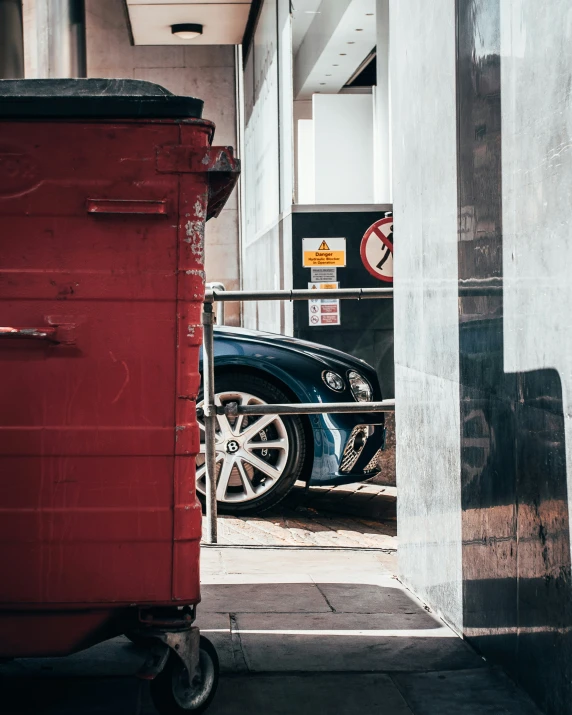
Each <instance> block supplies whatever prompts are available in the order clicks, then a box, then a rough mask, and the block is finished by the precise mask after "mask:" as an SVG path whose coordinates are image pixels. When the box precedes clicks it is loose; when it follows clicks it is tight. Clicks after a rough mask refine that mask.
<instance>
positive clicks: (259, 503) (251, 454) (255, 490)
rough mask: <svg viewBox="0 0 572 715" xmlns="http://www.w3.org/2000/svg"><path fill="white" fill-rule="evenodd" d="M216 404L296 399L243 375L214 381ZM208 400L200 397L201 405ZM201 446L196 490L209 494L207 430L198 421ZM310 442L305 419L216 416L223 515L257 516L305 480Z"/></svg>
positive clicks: (256, 379)
mask: <svg viewBox="0 0 572 715" xmlns="http://www.w3.org/2000/svg"><path fill="white" fill-rule="evenodd" d="M215 389H216V395H215V403H216V404H217V405H219V406H221V405H227V404H229V403H231V402H237V403H238V404H239V405H241V406H246V405H264V404H272V403H284V402H291V400H289V399H288V397H287V396H286V395H285V394H284V393H283V392H282V390H280V389H278V388H277V387H276V386H275V385H273V384H272V383H271V382H268V381H267V380H265V379H264V378H262V377H257V376H254V375H244V374H241V373H236V374H225V375H222V376H220V377H218V378H216V380H215ZM203 404H204V401H203V399H202V397H200V398H199V401H198V403H197V407H202V406H203ZM199 427H200V430H201V449H200V454H199V455H198V456H197V477H196V479H197V492H198V494H199V497H200V498H201V500H202V501H203V502H204V499H205V495H206V466H205V429H204V421H203V419H199ZM305 453H306V444H305V438H304V429H303V425H302V421H301V419H300V417H297V416H288V417H286V416H284V417H282V416H280V415H276V414H273V415H261V416H246V415H238V416H237V417H226V416H225V415H219V416H218V417H217V427H216V468H217V490H216V491H217V503H218V508H219V510H220V512H221V513H226V514H253V513H260V512H261V511H264V510H266V509H270V508H271V507H273V506H275V505H276V504H278V502H280V501H281V500H282V499H283V498H284V497H285V496H286V495H287V494H288V492H289V491H290V490H291V489H292V487H293V486H294V483H295V482H296V480H297V479H299V478H300V474H301V472H302V467H303V465H304V456H305Z"/></svg>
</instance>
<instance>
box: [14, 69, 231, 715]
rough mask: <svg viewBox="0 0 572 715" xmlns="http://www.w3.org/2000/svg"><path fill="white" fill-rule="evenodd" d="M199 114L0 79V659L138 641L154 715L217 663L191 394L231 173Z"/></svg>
mask: <svg viewBox="0 0 572 715" xmlns="http://www.w3.org/2000/svg"><path fill="white" fill-rule="evenodd" d="M201 112H202V102H200V101H199V100H196V99H192V98H187V97H176V96H174V95H171V94H170V93H168V92H167V91H166V90H164V89H163V88H161V87H158V86H157V85H152V84H150V83H147V82H137V81H132V80H111V81H110V80H31V81H3V82H0V301H1V302H0V657H9V658H12V657H21V656H39V655H63V654H67V653H71V652H73V651H76V650H79V649H82V648H85V647H88V646H90V645H92V644H94V643H96V642H99V641H102V640H105V639H107V638H109V637H112V636H115V635H117V634H120V633H128V634H132V635H133V636H135V635H137V636H138V637H146V636H152V638H150V640H149V643H150V644H152V645H153V648H152V649H151V657H150V660H149V663H148V664H147V668H146V671H145V675H146V676H147V677H149V678H153V677H155V676H156V675H157V674H158V673H159V672H160V671H162V670H163V672H164V673H165V672H166V673H168V678H167V680H165V678H163V677H161V678H157V682H158V683H159V685H158V686H157V687H156V688H155V690H156V691H157V693H159V694H158V695H157V697H156V701H157V704H158V705H159V706H160V707H161V703H162V701H166V705H165V707H166V708H167V710H169V708H171V709H170V710H169V712H172V711H173V710H172V708H173V707H175V706H176V707H179V708H180V709H181V711H198V709H202V708H203V707H204V705H205V702H206V699H205V698H207V696H205V693H204V692H202V694H201V695H200V697H199V696H198V695H197V693H198V690H200V689H201V687H202V689H203V690H204V687H203V685H204V681H205V679H206V680H208V679H209V677H210V679H211V681H212V680H213V677H212V675H213V674H212V669H213V667H214V666H212V663H211V664H210V665H209V663H208V662H206V661H204V658H203V656H204V653H202V652H201V655H200V657H199V652H198V638H199V636H198V631H197V629H195V628H194V627H191V624H192V622H193V620H194V614H195V605H196V604H197V603H198V602H199V600H200V592H199V540H200V533H201V510H200V506H199V504H198V502H197V499H196V496H195V484H194V482H195V478H194V469H195V466H194V465H195V455H196V453H197V452H198V448H199V435H198V427H197V422H196V416H195V398H196V395H197V392H198V390H199V381H200V376H199V373H198V357H199V346H200V343H201V335H202V333H201V327H200V323H201V320H200V313H201V304H202V299H203V296H204V282H205V274H204V258H203V256H204V228H205V221H206V220H207V219H208V218H210V217H211V216H213V215H216V213H217V212H218V211H219V210H220V208H222V206H223V204H224V202H225V201H226V199H227V198H228V195H229V194H230V192H231V190H232V188H233V186H234V184H235V182H236V179H237V177H238V165H237V161H236V160H235V159H234V157H233V154H232V150H231V149H230V148H220V147H219V148H215V147H212V146H211V143H212V139H213V133H214V126H213V124H212V123H210V122H207V121H204V120H202V119H201V118H200V117H201ZM203 645H204V644H203ZM205 648H206V649H207V651H209V652H207V656H209V655H210V658H211V661H212V660H216V654H214V655H213V654H212V653H211V652H210V650H209V646H208V645H205V646H204V648H203V650H205ZM175 650H176V651H177V653H178V655H177V656H174V655H173V653H174V652H175ZM169 653H171V655H169ZM166 664H167V666H168V667H166ZM201 667H202V670H203V674H202V680H201V676H200V671H201ZM209 668H210V670H209ZM207 671H208V673H210V675H208V673H207ZM193 679H194V681H193ZM171 681H172V683H173V688H172V690H173V693H171V688H170V686H169V684H170V683H171ZM199 681H201V683H202V684H203V685H201V684H200V683H199ZM165 683H167V684H165ZM177 683H178V684H177ZM199 685H201V687H199ZM211 685H212V683H211ZM205 687H206V686H205ZM197 688H198V690H197ZM212 689H213V688H211V690H212ZM167 691H168V692H167ZM207 695H208V697H210V695H209V694H207ZM169 698H171V701H169ZM173 698H174V700H173ZM197 698H198V699H197ZM173 703H175V705H173Z"/></svg>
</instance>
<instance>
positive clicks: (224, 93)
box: [86, 0, 240, 325]
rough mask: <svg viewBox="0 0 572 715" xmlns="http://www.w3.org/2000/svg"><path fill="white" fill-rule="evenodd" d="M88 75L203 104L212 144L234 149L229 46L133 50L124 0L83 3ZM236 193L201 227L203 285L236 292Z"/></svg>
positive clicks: (235, 317)
mask: <svg viewBox="0 0 572 715" xmlns="http://www.w3.org/2000/svg"><path fill="white" fill-rule="evenodd" d="M86 34H87V37H86V41H87V69H88V76H89V77H130V78H134V79H143V80H148V81H150V82H156V83H157V84H160V85H163V86H164V87H166V88H167V89H169V90H171V91H172V92H175V93H177V94H183V95H191V96H194V97H198V98H200V99H202V100H204V102H205V107H204V112H203V116H204V117H205V118H206V119H210V120H212V121H213V122H214V123H215V124H216V134H215V144H217V145H230V146H234V147H236V143H237V136H236V134H237V132H236V127H237V119H236V82H235V49H234V47H233V46H231V45H224V46H215V45H213V46H211V45H197V46H169V47H151V46H132V45H131V43H130V39H129V30H128V24H127V16H126V12H125V8H124V6H123V2H118V0H86ZM239 255H240V253H239V220H238V203H237V192H236V190H235V191H234V192H233V194H232V196H231V198H230V199H229V201H228V203H227V204H226V206H225V208H224V209H223V210H222V212H221V214H220V216H219V217H218V218H216V219H211V220H210V221H209V222H208V224H207V229H206V273H207V281H210V282H215V281H217V282H218V281H220V282H222V283H224V284H225V286H226V288H227V290H237V289H238V288H240V274H239V272H240V260H239ZM239 320H240V314H239V306H238V305H237V304H233V303H230V304H228V305H227V307H226V311H225V322H226V323H227V324H229V325H236V324H238V323H239Z"/></svg>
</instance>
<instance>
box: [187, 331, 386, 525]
mask: <svg viewBox="0 0 572 715" xmlns="http://www.w3.org/2000/svg"><path fill="white" fill-rule="evenodd" d="M201 370H202V355H201ZM215 392H216V403H217V404H219V405H225V404H228V403H230V402H238V403H239V404H240V405H255V404H265V403H268V404H272V403H284V402H316V403H328V402H345V401H348V402H353V401H357V402H369V401H371V400H375V401H377V400H381V399H382V398H381V388H380V385H379V379H378V377H377V374H376V372H375V370H374V369H373V368H372V367H371V366H370V365H368V364H367V363H366V362H364V361H363V360H360V359H359V358H355V357H352V356H351V355H348V354H347V353H343V352H341V351H339V350H335V349H333V348H329V347H325V346H323V345H317V344H316V343H310V342H306V341H304V340H297V339H295V338H290V337H286V336H284V335H274V334H272V333H263V332H258V331H252V330H245V329H242V328H231V327H226V326H221V327H217V328H215ZM202 404H203V402H202V397H199V401H198V403H197V407H201V406H202ZM199 426H200V427H201V453H200V454H199V455H198V457H197V492H198V494H199V497H201V498H202V499H204V495H205V492H206V483H205V478H206V473H205V472H206V468H205V456H204V424H203V422H202V420H201V419H199ZM216 440H217V451H216V458H217V468H218V483H217V501H218V507H219V510H220V511H221V512H222V513H227V514H228V513H232V514H237V515H239V514H240V515H242V514H254V513H260V512H261V511H264V510H266V509H269V508H271V507H273V506H275V505H276V504H277V503H278V502H279V501H281V500H282V499H283V498H284V497H285V496H286V495H287V494H288V492H289V491H290V490H291V489H292V487H293V486H294V484H295V482H296V481H297V480H302V481H305V482H306V483H307V484H309V485H310V486H317V485H320V486H322V485H333V484H346V483H349V482H356V481H362V480H364V479H369V478H370V477H373V476H375V475H377V474H378V473H379V471H380V468H379V458H380V452H381V450H383V448H384V444H385V428H384V415H383V413H371V412H370V413H367V412H364V413H363V414H357V413H353V414H321V415H300V416H298V415H296V416H280V415H263V416H260V417H250V416H249V417H246V416H243V415H239V416H238V417H235V418H227V417H226V416H224V415H222V416H219V417H218V427H217V437H216Z"/></svg>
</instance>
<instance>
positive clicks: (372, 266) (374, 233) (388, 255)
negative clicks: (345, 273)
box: [360, 216, 393, 283]
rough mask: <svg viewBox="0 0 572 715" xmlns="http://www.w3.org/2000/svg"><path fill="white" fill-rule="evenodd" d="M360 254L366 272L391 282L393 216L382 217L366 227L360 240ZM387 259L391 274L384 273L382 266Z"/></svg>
mask: <svg viewBox="0 0 572 715" xmlns="http://www.w3.org/2000/svg"><path fill="white" fill-rule="evenodd" d="M372 254H374V255H375V259H374V260H373V261H372ZM360 256H361V260H362V263H363V265H364V266H365V268H366V270H367V271H368V273H370V274H371V275H372V276H374V277H375V278H377V279H378V280H380V281H385V282H386V283H393V216H388V217H387V218H382V219H380V220H379V221H376V222H375V223H374V224H373V225H372V226H370V227H369V228H368V229H367V231H366V232H365V233H364V235H363V238H362V240H361V245H360ZM378 258H379V260H377V259H378ZM388 259H391V266H392V271H391V275H384V273H383V266H384V265H385V264H386V262H387V261H388Z"/></svg>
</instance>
